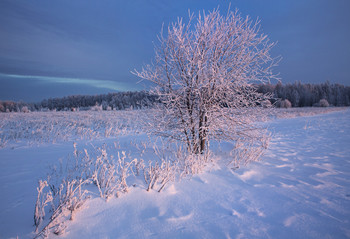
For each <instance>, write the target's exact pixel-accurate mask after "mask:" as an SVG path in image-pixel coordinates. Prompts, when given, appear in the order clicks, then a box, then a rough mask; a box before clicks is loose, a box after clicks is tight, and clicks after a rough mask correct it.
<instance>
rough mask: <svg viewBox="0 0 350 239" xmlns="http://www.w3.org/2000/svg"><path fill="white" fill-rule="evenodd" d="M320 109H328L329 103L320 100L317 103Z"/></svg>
mask: <svg viewBox="0 0 350 239" xmlns="http://www.w3.org/2000/svg"><path fill="white" fill-rule="evenodd" d="M319 106H320V107H329V103H328V101H327V100H326V99H321V100H320V102H319Z"/></svg>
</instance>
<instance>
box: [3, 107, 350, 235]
mask: <svg viewBox="0 0 350 239" xmlns="http://www.w3.org/2000/svg"><path fill="white" fill-rule="evenodd" d="M74 113H76V112H72V113H66V116H64V117H68V118H71V117H78V116H77V115H79V114H75V115H74ZM128 113H129V114H133V115H132V116H131V119H132V120H131V121H130V120H127V122H129V123H128V124H130V122H134V123H135V124H136V123H137V122H138V121H137V120H136V119H137V115H140V114H137V113H132V112H124V115H125V114H128ZM33 114H34V113H33ZM43 114H44V113H43ZM46 114H49V113H46ZM99 114H103V113H99ZM108 114H110V115H104V116H103V115H102V117H101V120H102V119H103V120H106V118H108V117H111V116H112V113H108ZM303 114H306V113H303ZM5 115H6V114H3V115H1V117H5ZM22 115H23V114H22ZM22 115H21V114H18V115H17V116H11V117H13V118H12V121H13V122H12V123H11V122H10V120H8V119H9V118H7V121H6V120H5V119H4V118H2V119H1V123H0V124H1V129H0V131H1V132H0V134H1V135H0V136H1V137H0V138H2V139H3V142H4V143H3V147H2V148H0V168H1V170H0V180H1V182H2V183H1V184H0V191H1V197H0V238H11V237H14V238H15V237H16V236H19V238H31V237H33V236H34V234H33V230H34V227H33V212H34V204H35V199H36V194H37V192H36V187H37V181H38V179H41V178H45V177H46V174H47V172H48V166H49V165H52V164H57V162H58V160H59V159H65V158H67V157H69V155H72V152H73V141H74V142H77V144H78V148H79V149H84V148H86V149H88V150H90V149H91V148H92V147H99V146H101V145H102V144H104V143H105V144H107V145H112V144H113V142H115V141H117V142H118V145H119V147H120V149H122V150H126V151H128V150H131V149H132V147H133V146H130V145H135V142H137V140H139V141H140V140H142V139H143V137H145V136H144V135H143V134H142V133H141V134H140V131H141V129H142V127H141V126H140V127H129V126H128V127H126V128H125V130H123V131H119V132H123V133H120V134H119V136H118V135H117V134H114V133H107V134H106V129H105V128H103V126H100V124H99V123H98V122H99V121H94V120H91V122H92V123H91V124H85V126H82V125H81V124H75V125H71V124H66V126H65V125H64V122H63V121H64V120H62V117H63V116H62V115H61V114H58V113H57V115H59V116H60V117H61V118H58V119H57V118H56V121H55V122H56V124H61V125H62V127H67V125H68V126H69V127H71V128H69V129H74V128H76V127H77V126H79V127H82V129H81V130H82V131H79V132H89V131H84V129H85V128H89V127H92V126H96V125H97V126H96V127H97V128H96V129H95V128H94V131H97V132H101V133H99V134H98V135H97V136H96V135H90V134H89V133H86V134H85V135H88V137H77V136H79V132H78V131H72V130H66V131H64V132H65V135H64V137H63V136H62V135H61V134H60V133H59V131H58V130H55V131H54V133H52V135H51V137H52V138H54V137H56V139H52V140H50V143H45V142H46V140H45V137H44V136H45V129H46V128H42V129H40V128H39V126H38V125H36V124H34V123H30V129H32V131H33V133H32V132H31V131H28V130H27V131H28V132H27V133H26V134H24V133H23V132H22V133H21V129H20V128H19V127H18V126H16V123H15V121H16V120H19V121H21V124H20V125H21V127H24V129H29V126H27V124H28V122H32V121H33V119H32V118H30V119H28V118H27V119H24V118H23V117H29V116H23V117H22ZM284 115H286V114H284ZM293 115H296V113H291V114H290V115H289V116H288V117H291V116H293ZM107 116H108V117H107ZM6 117H7V116H6ZM30 117H32V116H30ZM41 117H42V116H41ZM126 118H128V117H126ZM349 119H350V110H349V109H347V110H344V111H339V112H333V113H327V114H319V115H314V116H308V117H307V116H304V117H298V118H285V119H276V120H273V121H270V122H267V123H266V124H268V125H269V128H270V130H271V131H272V132H273V138H272V141H271V143H270V147H269V149H268V151H267V152H266V153H265V155H264V156H263V157H262V161H260V162H255V163H251V164H249V165H247V166H244V167H241V168H239V169H236V170H231V169H229V168H227V167H226V166H225V164H226V162H227V160H226V158H227V157H228V156H227V155H228V153H227V151H226V148H229V146H227V147H226V146H225V145H223V146H222V147H219V148H217V149H215V151H216V152H214V153H215V155H216V156H215V157H218V158H221V160H219V161H218V163H216V164H213V165H211V166H209V167H208V169H207V171H206V172H204V173H201V174H199V175H195V176H193V177H192V178H191V179H190V180H188V179H183V180H182V181H180V182H175V183H171V184H169V185H167V187H166V188H165V190H164V191H162V192H161V193H158V192H156V191H150V192H147V191H146V190H145V188H144V187H142V186H136V187H131V188H130V192H129V193H127V194H123V195H122V196H121V197H120V198H113V199H110V200H109V201H108V202H106V201H105V200H103V199H101V198H99V197H94V198H92V199H91V200H88V201H87V202H86V203H85V204H84V206H83V208H82V209H80V210H79V211H78V212H77V214H76V216H75V218H74V220H73V221H68V222H67V223H66V225H67V228H66V232H65V233H64V234H63V235H61V236H59V237H60V238H350V124H349ZM73 122H76V119H75V120H74V121H73ZM85 122H90V121H85ZM108 122H110V121H108ZM111 122H114V121H111ZM116 122H117V121H116ZM118 122H122V121H118ZM123 122H125V119H123ZM9 124H10V126H11V127H12V128H11V127H9ZM42 124H43V125H46V124H45V123H44V122H42ZM47 124H49V123H47ZM116 124H117V123H116ZM108 125H109V124H108ZM118 125H119V126H120V125H123V124H121V123H120V124H119V123H118ZM16 127H17V129H18V131H19V132H18V134H16V133H15V132H16ZM42 127H43V126H42ZM60 127H61V126H60ZM101 127H102V128H101ZM111 127H113V125H112V124H111V125H109V126H108V129H109V128H111ZM38 128H39V130H37V129H38ZM22 129H23V128H22ZM135 129H137V130H135ZM112 130H113V128H112ZM36 132H37V136H32V135H35V133H36ZM108 132H109V131H108ZM5 134H6V135H7V136H6V135H5ZM23 135H24V136H23ZM38 135H39V136H38ZM5 136H6V137H5ZM10 136H11V137H12V138H11V137H10ZM37 139H39V140H37ZM28 142H29V143H28ZM91 144H92V145H93V146H92V145H91ZM50 237H52V238H58V236H56V235H53V234H52V235H50Z"/></svg>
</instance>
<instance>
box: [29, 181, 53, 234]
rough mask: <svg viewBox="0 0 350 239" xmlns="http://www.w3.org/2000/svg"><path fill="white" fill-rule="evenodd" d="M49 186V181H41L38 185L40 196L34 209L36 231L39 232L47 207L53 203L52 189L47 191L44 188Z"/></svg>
mask: <svg viewBox="0 0 350 239" xmlns="http://www.w3.org/2000/svg"><path fill="white" fill-rule="evenodd" d="M47 186H48V184H47V181H41V180H40V181H39V186H38V187H37V191H38V197H37V199H36V203H35V211H34V225H35V232H36V233H37V232H38V229H39V226H40V225H41V223H42V221H43V220H44V217H45V207H46V206H47V205H48V204H49V203H52V200H53V198H52V193H51V191H49V192H45V191H44V189H45V188H46V187H47Z"/></svg>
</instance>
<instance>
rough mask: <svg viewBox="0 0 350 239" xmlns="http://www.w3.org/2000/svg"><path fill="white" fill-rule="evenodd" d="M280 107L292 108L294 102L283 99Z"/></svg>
mask: <svg viewBox="0 0 350 239" xmlns="http://www.w3.org/2000/svg"><path fill="white" fill-rule="evenodd" d="M279 107H280V108H291V107H292V103H290V101H289V100H288V99H285V100H281V101H280V103H279Z"/></svg>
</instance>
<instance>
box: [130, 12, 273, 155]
mask: <svg viewBox="0 0 350 239" xmlns="http://www.w3.org/2000/svg"><path fill="white" fill-rule="evenodd" d="M259 29H260V26H259V22H258V21H256V22H253V21H251V20H250V19H249V18H248V17H246V18H243V17H241V16H240V15H239V14H238V12H237V11H236V12H229V13H228V14H227V15H226V16H222V15H220V13H219V11H218V10H214V11H212V12H209V13H203V15H202V14H199V15H198V17H197V19H196V20H195V21H194V15H193V14H191V15H190V19H189V21H188V23H183V20H182V19H179V20H178V21H177V22H176V23H173V24H171V25H170V26H169V27H168V30H167V33H166V34H164V33H163V31H162V32H161V34H160V36H159V41H160V43H159V45H158V46H157V47H156V48H155V53H156V58H155V61H154V64H152V65H148V66H146V68H144V69H142V71H141V72H138V71H136V70H135V72H134V74H136V75H137V76H139V77H140V78H142V79H145V80H148V81H151V82H153V83H155V85H156V87H155V88H154V93H155V94H156V95H158V96H159V97H160V101H161V102H162V104H160V105H159V108H158V109H159V110H160V111H159V115H157V123H156V125H154V127H155V128H156V129H157V133H159V134H161V135H164V136H167V137H170V138H173V139H177V140H181V141H183V142H185V143H186V145H187V149H188V151H189V152H191V153H194V154H198V153H203V152H204V151H205V150H206V149H207V143H208V140H209V139H211V138H217V139H226V140H238V139H243V140H248V139H249V140H252V139H258V138H259V137H261V134H260V133H261V132H260V131H259V132H257V128H256V127H254V126H253V124H252V119H253V118H254V114H252V112H250V115H248V111H249V109H252V108H254V109H258V108H259V107H257V106H258V105H261V102H263V101H265V100H266V99H268V98H269V95H265V94H262V93H258V92H257V91H256V88H257V85H256V84H257V83H263V82H265V81H267V80H270V79H272V78H275V76H274V75H273V73H272V71H271V69H272V67H273V66H275V65H276V62H277V61H278V59H277V58H276V59H274V58H272V57H271V56H270V53H269V52H270V50H271V49H272V47H273V46H274V45H275V43H271V42H269V40H268V38H267V36H266V35H264V34H262V33H261V32H260V31H259ZM260 108H262V107H260ZM158 129H159V130H158Z"/></svg>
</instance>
